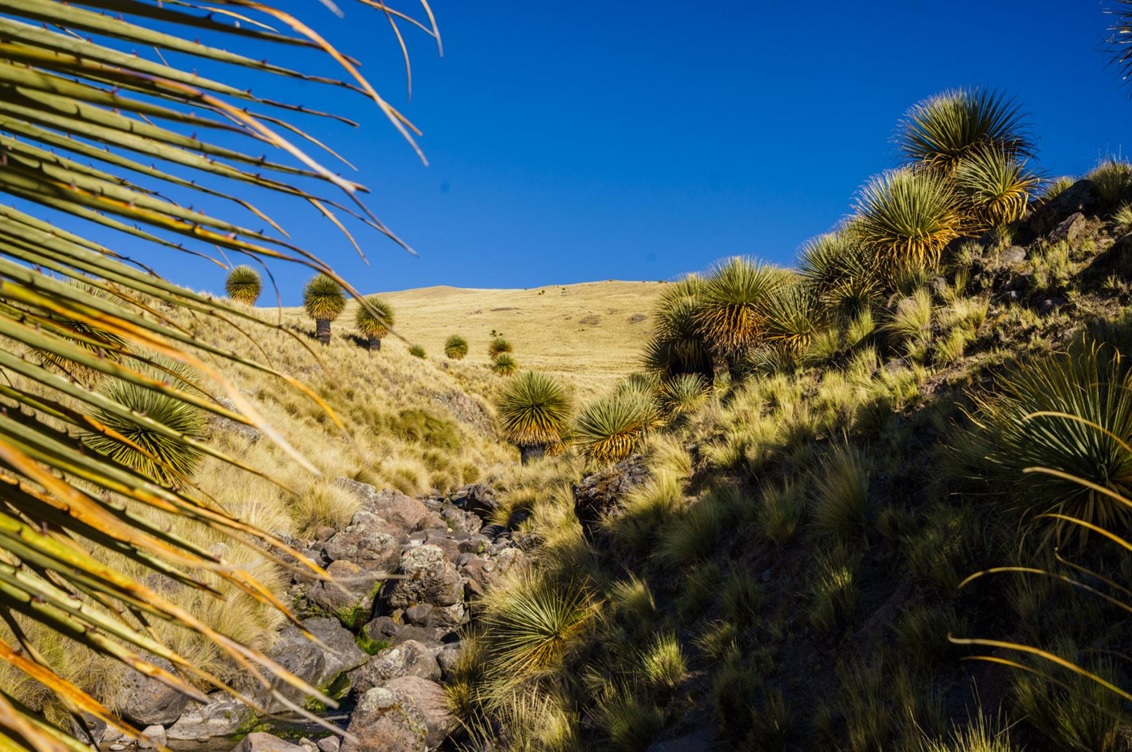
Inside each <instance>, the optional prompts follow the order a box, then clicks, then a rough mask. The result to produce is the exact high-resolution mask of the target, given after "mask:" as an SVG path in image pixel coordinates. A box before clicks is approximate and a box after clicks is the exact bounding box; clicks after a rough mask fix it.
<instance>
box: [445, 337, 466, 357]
mask: <svg viewBox="0 0 1132 752" xmlns="http://www.w3.org/2000/svg"><path fill="white" fill-rule="evenodd" d="M467 354H468V340H466V339H464V338H463V337H461V336H460V335H459V334H453V335H452V336H451V337H449V338H448V339H446V340H445V341H444V357H446V358H451V359H452V360H463V359H464V356H466V355H467Z"/></svg>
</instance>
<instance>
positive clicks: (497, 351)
mask: <svg viewBox="0 0 1132 752" xmlns="http://www.w3.org/2000/svg"><path fill="white" fill-rule="evenodd" d="M512 350H513V348H512V347H511V343H510V342H508V341H507V340H505V339H504V338H503V337H496V338H495V339H493V340H492V341H491V342H489V343H488V345H487V357H489V358H491V359H493V360H494V359H495V358H496V357H497V356H499V355H502V354H504V353H510V352H512Z"/></svg>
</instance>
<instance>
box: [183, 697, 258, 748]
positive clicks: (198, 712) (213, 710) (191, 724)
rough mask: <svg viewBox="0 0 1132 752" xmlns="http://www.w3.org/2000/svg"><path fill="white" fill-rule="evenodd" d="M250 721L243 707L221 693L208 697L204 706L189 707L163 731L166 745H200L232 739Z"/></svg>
mask: <svg viewBox="0 0 1132 752" xmlns="http://www.w3.org/2000/svg"><path fill="white" fill-rule="evenodd" d="M253 717H254V714H253V713H252V711H251V708H249V707H248V706H247V705H245V704H244V703H243V702H241V701H240V700H237V699H235V698H233V697H230V696H229V695H227V694H225V693H223V692H214V693H213V694H211V695H209V696H208V703H206V704H204V705H201V704H199V703H191V704H190V705H189V707H188V709H186V710H185V712H184V713H182V714H181V717H180V718H178V719H177V722H176V723H174V724H173V725H172V726H170V727H169V728H168V729H167V730H166V736H167V738H168V740H169V741H173V742H187V741H197V742H204V741H208V740H209V739H213V738H217V737H225V736H232V735H233V734H235V733H237V732H238V731H239V730H240V729H241V728H244V727H245V726H246V725H247V724H248V723H249V722H250V721H251V720H252V718H253Z"/></svg>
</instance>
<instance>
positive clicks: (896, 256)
mask: <svg viewBox="0 0 1132 752" xmlns="http://www.w3.org/2000/svg"><path fill="white" fill-rule="evenodd" d="M962 224H963V223H962V216H961V214H960V213H959V211H958V208H957V202H956V196H955V192H954V190H953V189H952V187H951V184H950V183H949V182H948V181H947V180H945V179H944V178H942V177H941V176H939V175H938V174H936V173H934V172H930V171H923V170H910V169H903V170H895V171H890V172H885V173H883V174H881V175H880V176H878V177H876V178H873V180H872V181H870V182H869V183H868V184H867V185H866V186H865V187H864V188H863V189H862V190H861V193H860V195H859V196H858V197H857V201H856V217H855V221H854V222H853V225H852V232H853V234H854V235H855V237H856V238H857V239H858V240H859V241H860V242H861V243H863V244H864V245H865V246H866V247H867V248H868V249H869V250H870V251H871V252H872V254H873V258H874V260H875V262H876V263H877V265H878V266H879V267H880V268H881V269H882V270H883V271H884V272H885V273H886V274H887V275H889V277H895V276H897V275H899V274H900V273H901V272H902V271H904V270H906V269H909V268H912V269H931V268H934V267H935V266H936V265H937V264H938V263H939V259H940V255H941V254H942V252H943V249H944V248H945V247H947V244H948V243H950V242H951V241H952V240H954V239H955V238H957V237H959V235H960V232H961V230H962Z"/></svg>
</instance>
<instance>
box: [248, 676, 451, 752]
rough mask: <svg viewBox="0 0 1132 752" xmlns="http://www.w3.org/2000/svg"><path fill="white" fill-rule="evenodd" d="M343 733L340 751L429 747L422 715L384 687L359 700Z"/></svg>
mask: <svg viewBox="0 0 1132 752" xmlns="http://www.w3.org/2000/svg"><path fill="white" fill-rule="evenodd" d="M346 730H347V731H348V732H349V734H350V737H349V738H347V739H345V740H343V742H342V747H341V752H425V751H426V750H427V749H428V748H429V747H428V739H429V728H428V722H427V720H426V719H425V716H424V713H422V712H421V710H420V709H419V708H417V706H416V705H415V704H413V702H412V700H411V699H410V698H409V697H408V696H406V695H405V694H404V693H403V692H402V693H398V692H395V691H394V690H391V689H386V688H385V687H375V688H373V689H371V690H369V691H368V692H366V693H365V694H363V695H362V696H361V698H359V700H358V704H357V707H355V708H354V713H353V715H351V716H350V725H349V726H348V727H347V729H346ZM236 752H252V751H251V750H237V751H236ZM255 752H258V751H255ZM288 752H293V751H288Z"/></svg>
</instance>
